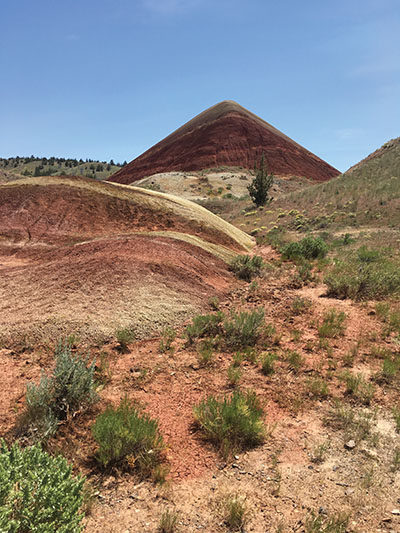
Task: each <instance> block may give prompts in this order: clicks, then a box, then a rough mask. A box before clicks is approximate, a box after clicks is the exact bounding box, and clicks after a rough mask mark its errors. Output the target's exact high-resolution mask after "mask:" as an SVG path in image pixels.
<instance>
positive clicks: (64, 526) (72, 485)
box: [0, 441, 85, 533]
mask: <svg viewBox="0 0 400 533" xmlns="http://www.w3.org/2000/svg"><path fill="white" fill-rule="evenodd" d="M84 481H85V480H84V478H82V477H74V476H72V467H71V466H70V465H69V464H68V463H67V461H66V460H65V459H64V458H63V457H61V456H58V457H52V456H51V455H49V454H47V453H46V452H44V451H42V449H41V448H40V446H31V447H27V448H24V449H21V448H20V447H19V446H18V445H17V444H14V445H13V446H12V447H11V448H8V447H7V445H6V444H5V443H4V441H1V443H0V531H2V532H4V533H19V532H28V531H31V532H42V533H53V532H54V533H78V532H80V531H82V530H83V527H82V525H81V521H82V518H83V514H82V513H81V512H80V509H81V507H82V503H83V484H84Z"/></svg>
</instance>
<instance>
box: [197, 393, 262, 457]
mask: <svg viewBox="0 0 400 533" xmlns="http://www.w3.org/2000/svg"><path fill="white" fill-rule="evenodd" d="M193 412H194V417H195V420H196V423H197V425H198V426H199V427H200V428H201V429H202V431H203V432H204V434H205V437H206V438H207V439H208V440H210V441H211V442H213V443H214V444H216V445H217V446H218V448H219V449H220V451H221V453H222V455H223V456H224V457H229V456H230V455H231V454H232V453H234V452H235V451H238V450H242V449H246V448H251V447H253V446H256V445H257V444H261V443H262V442H263V440H264V437H265V428H264V424H263V421H262V415H263V409H262V407H261V405H260V401H259V399H258V398H257V396H256V394H255V393H254V392H252V391H247V392H242V391H235V392H234V393H233V394H232V395H231V396H229V397H227V398H223V399H222V400H219V399H218V398H215V397H214V396H209V397H208V398H207V399H206V400H204V401H202V402H201V403H200V404H198V405H197V406H195V407H194V409H193Z"/></svg>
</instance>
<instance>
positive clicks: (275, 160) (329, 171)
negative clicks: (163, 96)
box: [110, 101, 339, 184]
mask: <svg viewBox="0 0 400 533" xmlns="http://www.w3.org/2000/svg"><path fill="white" fill-rule="evenodd" d="M263 152H264V153H265V155H266V158H267V161H268V167H269V170H270V171H272V172H273V173H274V174H276V175H284V176H301V177H303V176H304V177H306V178H309V179H312V180H315V181H327V180H329V179H331V178H333V177H335V176H337V175H338V174H339V172H338V171H337V170H336V169H335V168H333V167H331V166H330V165H329V164H328V163H326V162H325V161H322V160H321V159H320V158H319V157H317V156H315V155H314V154H312V153H311V152H309V151H308V150H306V149H305V148H303V147H302V146H300V145H299V144H297V143H296V142H294V141H293V140H292V139H290V138H289V137H287V136H286V135H284V134H283V133H282V132H280V131H279V130H277V129H276V128H274V127H273V126H271V125H270V124H268V122H265V121H264V120H262V119H261V118H259V117H257V116H256V115H254V114H253V113H251V112H250V111H248V110H247V109H245V108H243V107H242V106H240V105H239V104H237V103H236V102H232V101H224V102H221V103H219V104H217V105H215V106H213V107H211V108H209V109H207V110H206V111H204V112H202V113H200V114H199V115H197V116H196V117H195V118H193V119H192V120H190V121H189V122H187V123H186V124H185V125H184V126H182V127H181V128H179V129H178V130H176V131H175V132H174V133H172V134H171V135H169V136H168V137H166V138H165V139H164V140H162V141H161V142H159V143H158V144H156V145H155V146H153V147H152V148H150V149H149V150H147V151H146V152H145V153H144V154H142V155H141V156H139V157H138V158H136V159H135V160H133V161H132V162H131V163H129V164H128V165H126V166H125V167H124V168H122V169H121V170H120V171H118V172H117V173H116V174H114V175H113V176H112V177H111V178H110V180H111V181H115V182H119V183H125V184H129V183H132V182H135V181H137V180H139V179H141V178H143V177H145V176H150V175H153V174H158V173H164V172H171V171H195V170H202V169H209V168H217V167H220V166H228V167H244V168H247V169H254V164H255V162H256V161H258V160H259V158H260V157H261V154H262V153H263Z"/></svg>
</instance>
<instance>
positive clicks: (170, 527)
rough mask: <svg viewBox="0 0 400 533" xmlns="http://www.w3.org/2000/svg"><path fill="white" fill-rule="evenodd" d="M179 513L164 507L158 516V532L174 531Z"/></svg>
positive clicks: (167, 532)
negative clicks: (159, 516)
mask: <svg viewBox="0 0 400 533" xmlns="http://www.w3.org/2000/svg"><path fill="white" fill-rule="evenodd" d="M178 519H179V514H178V513H177V512H176V511H172V510H170V509H166V510H165V511H164V512H163V513H162V515H161V518H160V523H159V526H158V531H159V533H174V531H176V526H177V524H178Z"/></svg>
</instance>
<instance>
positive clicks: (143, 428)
mask: <svg viewBox="0 0 400 533" xmlns="http://www.w3.org/2000/svg"><path fill="white" fill-rule="evenodd" d="M92 433H93V436H94V438H95V440H96V442H97V444H98V446H99V449H98V451H97V453H96V459H97V460H98V462H99V463H100V464H101V466H102V467H104V468H107V467H109V466H115V465H119V466H124V467H125V468H127V467H134V468H136V469H137V470H138V472H140V474H141V475H143V476H144V477H149V476H150V475H152V473H153V472H154V470H155V469H156V467H157V466H159V465H160V463H161V462H162V451H163V450H164V447H165V446H164V442H163V438H162V436H161V435H160V432H159V428H158V422H157V421H156V420H153V419H152V418H150V417H149V416H148V415H147V414H146V413H143V412H141V410H140V409H139V408H138V407H136V406H134V405H132V404H131V403H130V402H129V401H128V400H127V399H126V398H124V399H122V400H121V402H120V404H119V406H118V407H116V408H114V407H109V408H108V409H106V411H105V412H104V413H102V414H101V415H99V416H98V417H97V419H96V422H95V423H94V425H93V427H92Z"/></svg>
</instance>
